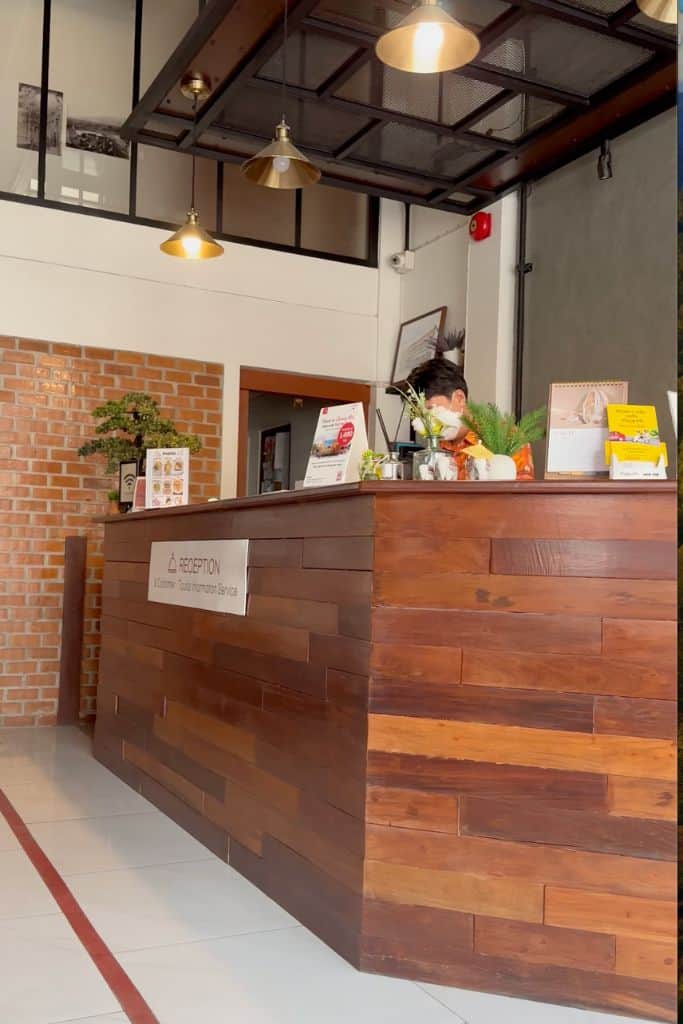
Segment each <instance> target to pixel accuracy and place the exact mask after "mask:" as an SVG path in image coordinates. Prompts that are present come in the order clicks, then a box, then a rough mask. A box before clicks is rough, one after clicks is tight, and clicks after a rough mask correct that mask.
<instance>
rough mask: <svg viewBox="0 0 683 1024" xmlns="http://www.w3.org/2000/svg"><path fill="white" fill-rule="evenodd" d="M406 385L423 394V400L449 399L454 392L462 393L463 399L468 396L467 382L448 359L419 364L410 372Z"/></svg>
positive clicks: (460, 371)
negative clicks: (437, 397) (441, 396)
mask: <svg viewBox="0 0 683 1024" xmlns="http://www.w3.org/2000/svg"><path fill="white" fill-rule="evenodd" d="M406 383H407V384H410V385H412V387H414V388H415V390H416V391H417V392H418V394H419V393H420V392H424V395H425V398H434V396H435V395H444V397H445V398H451V397H452V395H453V392H455V391H463V392H464V394H465V398H467V395H468V390H467V381H466V380H465V378H464V377H463V374H462V370H461V369H460V367H459V366H456V365H455V363H453V362H451V360H450V359H444V358H443V357H439V358H436V359H428V360H427V362H426V363H421V364H420V366H417V367H416V368H415V369H414V370H413V371H412V373H411V374H410V376H409V377H408V378H407V381H406Z"/></svg>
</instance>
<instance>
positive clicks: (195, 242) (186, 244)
mask: <svg viewBox="0 0 683 1024" xmlns="http://www.w3.org/2000/svg"><path fill="white" fill-rule="evenodd" d="M182 245H183V249H184V250H185V253H186V255H187V257H188V258H189V259H191V260H196V259H197V256H199V250H200V248H201V245H202V240H201V238H198V237H197V236H196V235H183V239H182Z"/></svg>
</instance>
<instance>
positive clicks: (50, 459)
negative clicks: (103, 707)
mask: <svg viewBox="0 0 683 1024" xmlns="http://www.w3.org/2000/svg"><path fill="white" fill-rule="evenodd" d="M222 374H223V368H222V366H220V365H219V364H215V363H204V362H196V361H194V360H190V359H172V358H167V357H162V356H154V355H148V354H145V353H141V352H121V351H114V350H111V349H99V348H81V347H79V346H76V345H64V344H57V343H48V342H43V341H31V340H25V339H23V338H2V337H0V553H1V555H0V557H1V558H2V565H3V570H2V571H0V725H53V724H54V722H55V716H56V709H57V687H58V682H59V639H60V630H61V614H62V584H63V576H64V538H65V537H66V536H68V535H74V534H79V535H85V536H87V538H88V570H87V582H86V612H85V636H84V644H83V661H82V667H81V715H82V716H83V717H88V716H90V715H92V714H93V713H94V711H95V698H96V688H97V669H98V653H99V614H100V597H101V578H102V527H101V526H98V525H96V524H93V523H92V518H93V516H98V515H102V514H103V513H104V512H106V508H107V504H108V502H107V491H108V490H110V489H112V488H113V487H114V486H116V483H117V482H113V481H112V478H111V477H107V476H105V475H104V461H103V460H102V459H99V458H97V457H90V458H88V459H81V458H79V457H78V455H77V454H76V453H77V450H78V448H79V447H80V445H81V444H83V441H84V440H86V439H87V438H89V437H92V436H93V428H94V421H93V419H92V415H91V413H92V410H93V409H94V408H95V406H97V405H100V404H101V403H102V402H104V401H107V400H108V399H110V398H120V397H121V395H123V394H125V392H127V391H145V392H147V393H148V394H150V395H151V396H152V397H153V398H155V399H157V401H158V402H159V404H160V406H161V409H162V412H163V413H164V415H166V416H168V417H169V418H170V419H172V420H174V421H175V424H176V426H177V427H178V429H179V430H182V431H186V432H189V433H194V434H197V435H198V436H199V437H200V439H201V441H202V444H203V448H202V451H201V452H199V453H198V454H197V455H193V456H192V463H191V476H190V481H191V482H190V501H191V502H197V501H205V500H206V499H207V498H210V497H217V496H218V495H219V494H220V443H221V442H220V436H221V403H222V395H223V377H222Z"/></svg>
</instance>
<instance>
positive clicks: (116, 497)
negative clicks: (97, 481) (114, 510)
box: [107, 491, 119, 501]
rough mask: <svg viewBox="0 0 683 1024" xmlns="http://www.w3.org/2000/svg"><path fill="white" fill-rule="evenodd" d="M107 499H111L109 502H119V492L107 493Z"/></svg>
mask: <svg viewBox="0 0 683 1024" xmlns="http://www.w3.org/2000/svg"><path fill="white" fill-rule="evenodd" d="M107 497H108V498H109V501H118V500H119V492H118V491H107Z"/></svg>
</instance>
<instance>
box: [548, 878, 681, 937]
mask: <svg viewBox="0 0 683 1024" xmlns="http://www.w3.org/2000/svg"><path fill="white" fill-rule="evenodd" d="M545 922H546V924H554V925H558V926H559V927H561V928H585V929H586V930H587V931H593V932H602V933H603V934H607V935H630V936H631V937H633V938H641V939H667V938H671V939H673V938H675V937H676V904H675V902H674V901H673V900H671V901H665V900H646V899H637V898H635V897H633V896H615V895H614V894H613V893H600V892H591V893H588V892H581V891H580V890H578V889H560V888H557V889H556V888H554V887H553V886H548V888H547V889H546V894H545Z"/></svg>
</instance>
